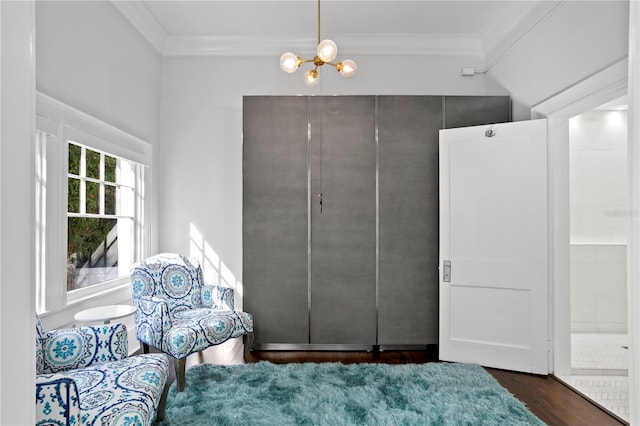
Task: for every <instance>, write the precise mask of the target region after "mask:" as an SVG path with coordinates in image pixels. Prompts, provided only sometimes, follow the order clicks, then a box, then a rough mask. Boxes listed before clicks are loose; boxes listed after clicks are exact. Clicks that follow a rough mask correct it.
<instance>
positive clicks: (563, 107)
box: [531, 58, 628, 375]
mask: <svg viewBox="0 0 640 426" xmlns="http://www.w3.org/2000/svg"><path fill="white" fill-rule="evenodd" d="M627 70H628V61H627V59H626V58H625V59H623V60H620V61H618V62H616V63H614V64H613V65H611V66H609V67H607V68H605V69H604V70H602V71H600V72H598V73H596V74H594V75H592V76H590V77H588V78H586V79H584V80H582V81H581V82H579V83H577V84H575V85H573V86H571V87H570V88H568V89H566V90H564V91H562V92H560V93H559V94H557V95H555V96H553V97H552V98H549V99H547V100H545V101H543V102H541V103H539V104H537V105H534V106H533V107H532V108H531V111H532V114H531V115H532V119H536V118H542V117H546V118H547V119H548V120H549V143H550V146H549V165H550V167H549V198H550V200H549V206H550V212H549V215H550V217H549V223H550V224H551V235H550V241H551V243H550V245H551V247H550V250H549V252H550V256H551V259H550V275H551V276H550V279H549V282H550V283H551V288H550V290H549V306H550V310H549V312H550V315H551V318H550V319H549V327H550V330H549V336H551V340H552V341H551V347H552V351H550V354H549V355H550V359H549V365H550V366H551V371H550V372H553V373H555V374H556V375H570V374H571V345H570V341H571V333H570V322H571V315H570V314H571V312H570V309H567V307H568V306H570V295H569V293H570V288H569V285H568V284H569V268H570V266H569V260H570V259H569V229H570V224H569V130H568V129H569V118H571V117H573V116H575V115H578V114H582V113H583V112H586V111H589V110H591V109H593V108H595V107H597V106H600V105H602V104H604V103H606V102H609V101H612V100H614V99H616V98H619V97H621V96H624V95H626V94H627V92H628V84H627V74H628V73H627ZM562 283H566V285H562Z"/></svg>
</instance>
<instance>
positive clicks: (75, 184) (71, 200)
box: [67, 178, 80, 213]
mask: <svg viewBox="0 0 640 426" xmlns="http://www.w3.org/2000/svg"><path fill="white" fill-rule="evenodd" d="M67 191H68V193H67V211H68V212H69V213H80V179H74V178H69V179H68V188H67Z"/></svg>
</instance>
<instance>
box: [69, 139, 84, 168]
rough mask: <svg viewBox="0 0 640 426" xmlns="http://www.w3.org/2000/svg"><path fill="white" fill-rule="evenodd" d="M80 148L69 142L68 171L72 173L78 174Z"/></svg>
mask: <svg viewBox="0 0 640 426" xmlns="http://www.w3.org/2000/svg"><path fill="white" fill-rule="evenodd" d="M81 153H82V148H80V147H79V146H78V145H74V144H72V143H70V144H69V173H71V174H74V175H79V174H80V154H81Z"/></svg>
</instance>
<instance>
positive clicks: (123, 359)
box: [36, 318, 169, 426]
mask: <svg viewBox="0 0 640 426" xmlns="http://www.w3.org/2000/svg"><path fill="white" fill-rule="evenodd" d="M36 324H37V326H36V327H37V333H36V373H37V376H36V424H37V425H72V426H75V425H78V426H79V425H101V426H102V425H105V426H106V425H110V426H116V425H118V426H120V425H121V426H125V425H127V426H134V425H135V426H146V425H151V424H152V423H153V421H154V420H155V419H156V417H158V418H161V417H162V414H163V413H162V410H163V408H162V407H161V406H160V402H161V400H162V397H163V395H164V393H165V385H166V382H167V378H168V375H169V361H168V359H167V357H166V355H164V354H146V355H139V356H134V357H130V358H128V357H127V330H126V327H125V326H124V325H123V324H106V325H103V326H100V327H77V328H71V329H59V330H53V331H48V332H45V331H44V330H43V329H42V324H41V323H40V319H39V318H38V319H37V321H36ZM156 415H157V416H156Z"/></svg>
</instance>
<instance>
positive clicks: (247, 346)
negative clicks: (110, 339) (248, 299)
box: [131, 253, 253, 392]
mask: <svg viewBox="0 0 640 426" xmlns="http://www.w3.org/2000/svg"><path fill="white" fill-rule="evenodd" d="M131 285H132V287H133V289H132V291H133V303H134V305H135V306H136V307H137V308H138V309H137V310H136V336H137V337H138V340H140V342H141V343H142V348H143V351H144V352H145V353H147V352H148V351H149V346H152V347H154V348H156V349H158V350H159V351H160V352H164V353H166V354H169V355H171V356H172V357H173V358H174V364H175V369H176V381H177V388H178V392H182V391H183V390H184V383H185V379H184V372H185V362H186V358H187V356H189V355H191V354H193V353H195V352H200V351H202V350H204V349H206V348H208V347H210V346H213V345H218V344H220V343H223V342H225V341H227V340H228V339H231V338H234V337H240V336H243V337H244V358H245V361H247V360H248V353H249V351H250V350H251V344H252V342H253V318H252V316H251V314H249V313H246V312H242V311H236V310H234V298H233V289H231V288H225V287H218V286H211V285H205V284H204V281H203V279H202V269H201V267H200V263H199V262H198V261H197V260H196V259H193V258H188V257H185V256H181V255H179V254H173V253H162V254H158V255H155V256H152V257H150V258H147V259H145V260H144V261H142V262H139V263H135V264H133V265H132V267H131Z"/></svg>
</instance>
